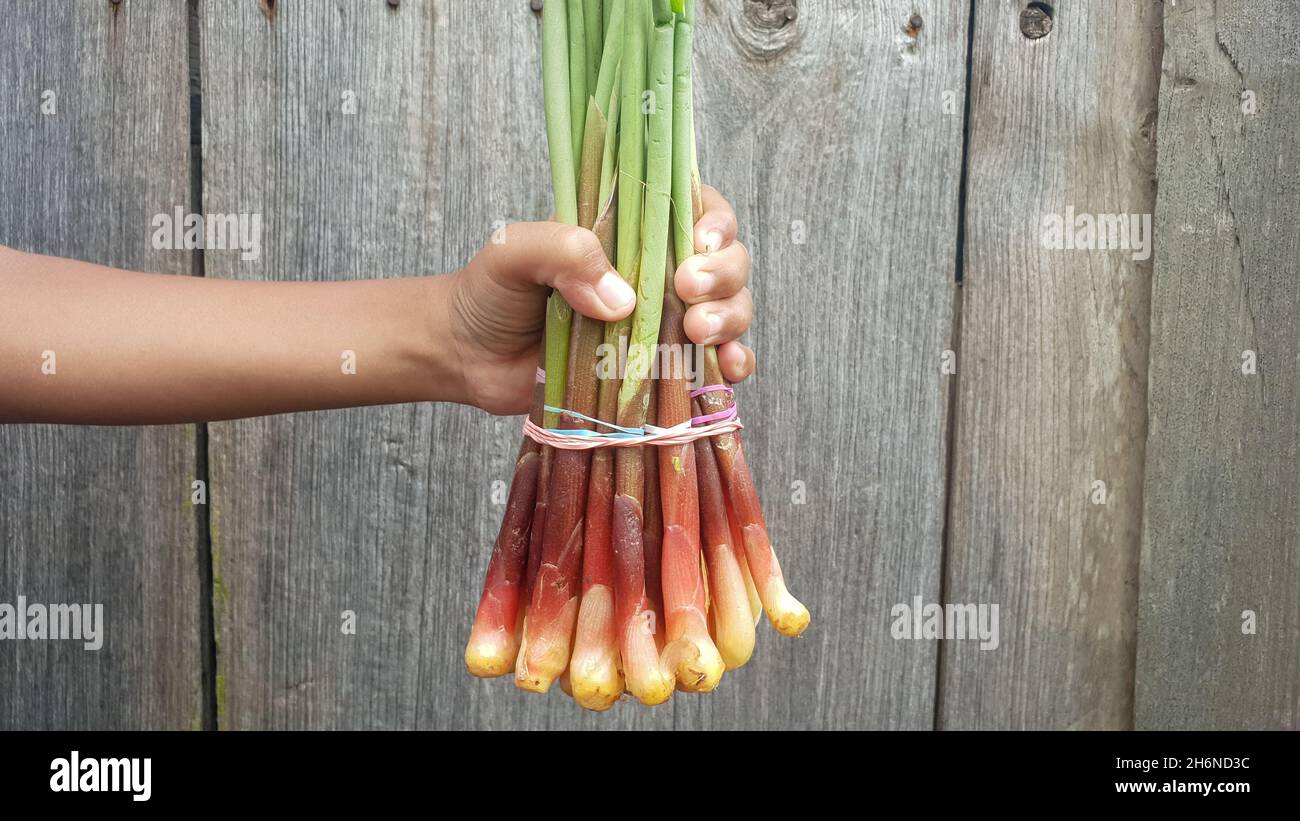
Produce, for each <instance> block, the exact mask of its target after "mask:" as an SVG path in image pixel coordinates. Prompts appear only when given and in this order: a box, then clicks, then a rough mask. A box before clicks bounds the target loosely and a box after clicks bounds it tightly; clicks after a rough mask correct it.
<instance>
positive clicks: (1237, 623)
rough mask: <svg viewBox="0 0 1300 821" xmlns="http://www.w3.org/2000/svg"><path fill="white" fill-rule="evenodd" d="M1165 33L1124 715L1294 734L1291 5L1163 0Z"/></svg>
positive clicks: (1296, 203) (1297, 685)
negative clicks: (1143, 454)
mask: <svg viewBox="0 0 1300 821" xmlns="http://www.w3.org/2000/svg"><path fill="white" fill-rule="evenodd" d="M1165 37H1166V51H1165V59H1164V72H1163V79H1162V83H1161V89H1160V106H1161V116H1160V166H1159V170H1160V196H1159V200H1158V205H1157V210H1156V226H1157V231H1158V232H1159V236H1160V237H1161V240H1162V241H1161V244H1160V246H1159V249H1158V252H1157V256H1156V265H1155V279H1154V283H1153V294H1152V303H1153V305H1152V329H1151V381H1150V416H1151V422H1150V431H1151V432H1150V437H1149V439H1148V442H1147V472H1146V520H1145V527H1144V530H1143V542H1142V576H1141V607H1140V617H1139V622H1138V627H1139V630H1138V664H1137V696H1136V698H1137V725H1138V726H1139V727H1141V728H1153V729H1154V728H1162V729H1163V728H1172V729H1185V728H1214V729H1237V728H1258V729H1265V728H1267V729H1291V730H1295V729H1300V596H1297V592H1296V591H1297V590H1300V478H1298V476H1300V474H1297V471H1296V465H1297V464H1300V388H1298V387H1297V385H1298V384H1300V383H1298V382H1297V380H1296V378H1295V369H1296V366H1297V364H1300V342H1298V341H1297V337H1296V316H1297V312H1298V311H1300V270H1297V267H1298V261H1300V234H1298V233H1297V231H1296V215H1297V214H1300V171H1297V169H1298V168H1300V141H1298V140H1297V138H1296V135H1297V134H1300V101H1298V100H1297V99H1296V90H1297V88H1300V46H1298V45H1297V44H1300V9H1297V8H1296V7H1295V4H1293V3H1287V2H1281V1H1280V0H1264V2H1243V1H1242V0H1224V1H1223V2H1217V3H1208V2H1202V3H1186V4H1184V3H1179V4H1178V7H1177V8H1176V9H1170V10H1168V11H1167V12H1166V17H1165ZM1247 92H1249V94H1247ZM1252 106H1253V107H1252ZM1246 351H1252V352H1253V353H1254V355H1255V357H1256V358H1257V363H1256V364H1257V367H1256V369H1255V373H1254V374H1246V373H1243V364H1244V363H1245V360H1244V359H1243V355H1244V352H1246ZM1247 610H1250V611H1253V612H1254V614H1255V618H1256V620H1257V621H1256V625H1255V627H1256V631H1257V632H1255V633H1254V634H1245V633H1243V613H1244V611H1247Z"/></svg>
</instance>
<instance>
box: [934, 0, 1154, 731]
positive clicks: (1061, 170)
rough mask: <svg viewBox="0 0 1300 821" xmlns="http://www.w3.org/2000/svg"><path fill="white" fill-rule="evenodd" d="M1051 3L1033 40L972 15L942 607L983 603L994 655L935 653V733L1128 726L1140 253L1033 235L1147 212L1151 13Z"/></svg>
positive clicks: (992, 5)
mask: <svg viewBox="0 0 1300 821" xmlns="http://www.w3.org/2000/svg"><path fill="white" fill-rule="evenodd" d="M1051 5H1053V6H1055V15H1054V19H1053V29H1052V31H1051V33H1050V34H1049V35H1048V36H1047V37H1045V38H1041V39H1029V38H1028V37H1026V36H1025V35H1024V34H1022V32H1021V26H1020V15H1021V12H1022V10H1023V9H1024V7H1025V4H1024V3H1021V2H1013V0H994V2H981V3H978V4H977V6H976V10H975V36H974V47H973V63H972V77H971V87H972V98H971V115H970V117H971V121H970V143H969V151H968V174H969V178H968V182H969V187H968V190H967V213H966V225H965V228H966V241H965V277H964V283H963V297H962V316H961V350H960V355H959V359H960V364H959V376H958V394H959V401H958V406H957V413H956V415H957V421H956V431H955V440H954V441H955V446H954V457H953V458H954V471H953V478H952V488H951V492H952V499H951V507H950V521H949V543H948V545H947V550H948V560H947V565H946V568H945V577H944V581H945V585H944V599H945V601H946V602H950V603H972V604H986V605H993V604H996V605H998V606H999V608H1000V610H999V621H1000V645H999V647H998V648H997V649H996V650H981V649H980V646H979V642H975V641H947V642H945V643H944V649H943V660H942V664H941V669H942V677H941V681H940V685H939V690H940V709H939V714H938V724H939V726H940V727H942V728H1123V727H1127V726H1130V725H1131V722H1132V710H1133V701H1132V681H1133V654H1134V631H1135V620H1136V595H1137V590H1136V579H1137V561H1138V551H1139V528H1140V521H1141V518H1140V517H1141V511H1142V471H1143V462H1142V458H1143V444H1144V440H1145V436H1146V418H1145V392H1146V365H1147V327H1148V324H1149V299H1150V291H1149V282H1150V279H1149V277H1150V266H1151V263H1150V261H1149V260H1148V261H1145V262H1138V261H1135V259H1134V254H1133V253H1132V252H1129V251H1124V250H1098V251H1085V250H1055V249H1049V248H1046V247H1044V246H1043V244H1042V242H1041V238H1042V229H1043V225H1044V217H1045V216H1046V215H1049V214H1055V215H1059V216H1062V217H1064V216H1065V215H1066V214H1067V209H1071V208H1072V209H1074V212H1076V213H1089V214H1147V215H1149V214H1151V212H1152V210H1153V206H1154V194H1155V190H1154V133H1153V127H1154V122H1155V116H1156V102H1157V101H1156V91H1157V77H1158V68H1159V63H1158V59H1159V44H1160V30H1159V25H1160V7H1159V4H1155V3H1131V2H1128V0H1107V1H1106V2H1099V3H1086V4H1085V3H1069V2H1062V3H1053V4H1051ZM1096 482H1104V483H1105V494H1106V495H1105V503H1104V504H1094V498H1097V499H1099V498H1100V497H1094V492H1095V491H1096V490H1099V489H1100V488H1099V487H1098V486H1097V485H1095V483H1096Z"/></svg>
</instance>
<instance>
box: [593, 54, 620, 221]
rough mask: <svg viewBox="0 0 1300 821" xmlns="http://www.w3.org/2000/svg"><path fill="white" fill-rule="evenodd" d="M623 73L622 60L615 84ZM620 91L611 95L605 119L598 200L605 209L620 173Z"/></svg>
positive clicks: (615, 91) (616, 72) (616, 90)
mask: <svg viewBox="0 0 1300 821" xmlns="http://www.w3.org/2000/svg"><path fill="white" fill-rule="evenodd" d="M622 73H623V64H622V63H621V62H620V63H619V66H618V69H617V70H616V71H615V72H614V76H615V79H614V84H615V85H617V84H618V80H619V77H620V75H621V74H622ZM619 99H620V96H619V93H618V89H617V88H616V89H614V90H613V91H612V92H611V93H610V95H609V103H608V104H607V105H608V109H609V110H608V113H607V115H606V120H605V148H604V152H605V156H604V158H603V159H602V161H601V164H600V197H599V198H598V202H599V204H600V208H601V209H602V210H603V209H604V208H605V207H606V206H607V205H608V204H609V198H610V196H611V195H612V194H613V193H614V175H615V174H616V173H618V144H617V142H616V138H617V136H618V117H619V108H620V106H619Z"/></svg>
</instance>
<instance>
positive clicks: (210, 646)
mask: <svg viewBox="0 0 1300 821" xmlns="http://www.w3.org/2000/svg"><path fill="white" fill-rule="evenodd" d="M186 6H187V15H186V26H187V35H188V36H187V37H186V46H187V54H186V62H187V77H188V85H189V101H190V107H189V112H190V115H189V127H190V156H189V160H190V203H189V205H190V213H191V214H200V213H202V212H203V116H202V112H203V94H202V91H203V78H202V73H201V69H200V63H199V30H200V28H199V0H187V2H186ZM193 275H194V276H199V277H202V276H206V275H207V273H206V271H205V269H204V260H203V247H202V243H200V244H199V247H198V248H195V249H194V271H193ZM194 450H195V453H194V472H195V474H196V476H195V478H197V479H198V480H199V481H201V482H203V487H204V488H205V492H206V493H207V497H206V502H207V504H202V505H194V506H193V507H194V515H195V518H196V519H197V522H196V526H197V531H198V552H199V556H198V560H199V561H198V564H199V629H200V636H199V646H200V648H201V656H200V658H201V677H202V685H201V690H200V695H201V697H202V700H203V713H202V723H201V726H202V729H204V730H216V729H218V727H217V637H216V622H215V620H214V615H215V614H214V611H213V606H212V583H213V573H214V572H215V570H216V568H214V567H213V566H212V521H211V518H212V517H211V515H210V514H209V511H210V510H211V505H212V482H211V481H210V477H209V476H208V425H207V423H206V422H196V423H195V425H194Z"/></svg>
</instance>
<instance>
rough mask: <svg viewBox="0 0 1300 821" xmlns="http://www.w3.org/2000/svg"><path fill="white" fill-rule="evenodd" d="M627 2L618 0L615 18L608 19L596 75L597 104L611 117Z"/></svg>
mask: <svg viewBox="0 0 1300 821" xmlns="http://www.w3.org/2000/svg"><path fill="white" fill-rule="evenodd" d="M627 3H628V0H616V2H615V3H614V9H613V12H612V13H613V15H614V18H613V19H612V20H609V21H607V22H608V23H609V30H608V31H607V32H606V34H605V48H604V52H603V53H602V54H601V56H600V71H599V72H598V73H597V75H596V84H595V86H594V88H595V92H594V95H595V97H596V105H598V106H600V107H601V113H602V114H604V115H605V116H606V117H607V118H610V119H613V115H612V114H611V113H610V109H609V100H610V97H611V96H615V95H617V94H618V68H619V65H620V64H621V63H622V61H623V46H624V42H623V20H624V17H625V12H626V8H627Z"/></svg>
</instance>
